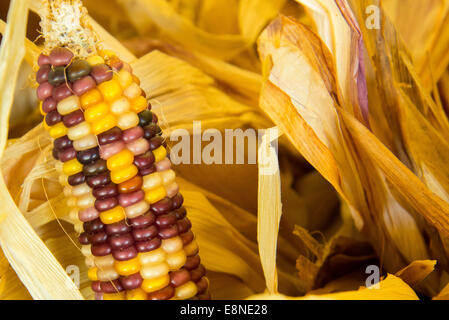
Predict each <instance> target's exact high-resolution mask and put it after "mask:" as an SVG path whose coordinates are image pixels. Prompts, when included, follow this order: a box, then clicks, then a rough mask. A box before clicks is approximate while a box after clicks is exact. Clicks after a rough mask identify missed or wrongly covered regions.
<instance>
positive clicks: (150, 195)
mask: <svg viewBox="0 0 449 320" xmlns="http://www.w3.org/2000/svg"><path fill="white" fill-rule="evenodd" d="M165 196H166V192H165V188H164V187H163V186H160V187H158V188H156V189H154V190H150V191H146V192H145V200H146V201H147V202H148V203H149V204H153V203H156V202H158V201H159V200H162V199H164V198H165Z"/></svg>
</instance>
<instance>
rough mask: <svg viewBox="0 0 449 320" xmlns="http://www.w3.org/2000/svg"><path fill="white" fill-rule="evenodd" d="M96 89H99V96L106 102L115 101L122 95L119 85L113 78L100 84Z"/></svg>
mask: <svg viewBox="0 0 449 320" xmlns="http://www.w3.org/2000/svg"><path fill="white" fill-rule="evenodd" d="M97 88H98V89H100V91H101V94H102V95H103V97H104V99H105V100H106V101H114V100H117V99H118V98H120V97H121V95H122V88H121V87H120V83H119V82H118V80H116V79H115V78H113V79H112V80H109V81H105V82H102V83H100V85H98V87H97Z"/></svg>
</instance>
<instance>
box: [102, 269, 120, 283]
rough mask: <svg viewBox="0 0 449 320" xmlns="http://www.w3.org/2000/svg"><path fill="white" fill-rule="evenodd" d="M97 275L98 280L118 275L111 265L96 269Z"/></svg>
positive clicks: (114, 277)
mask: <svg viewBox="0 0 449 320" xmlns="http://www.w3.org/2000/svg"><path fill="white" fill-rule="evenodd" d="M97 276H98V280H100V281H112V280H115V279H118V278H119V277H120V275H119V274H118V273H117V271H115V269H114V267H113V266H112V267H106V268H101V269H98V272H97Z"/></svg>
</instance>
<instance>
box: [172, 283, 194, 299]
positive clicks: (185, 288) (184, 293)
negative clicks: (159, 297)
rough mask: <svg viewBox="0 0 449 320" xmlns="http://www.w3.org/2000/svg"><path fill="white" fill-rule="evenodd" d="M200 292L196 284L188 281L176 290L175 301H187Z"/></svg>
mask: <svg viewBox="0 0 449 320" xmlns="http://www.w3.org/2000/svg"><path fill="white" fill-rule="evenodd" d="M197 292H198V288H197V287H196V284H195V282H193V281H188V282H186V283H184V284H183V285H180V286H179V287H177V288H175V297H174V298H175V299H179V300H187V299H190V298H192V297H194V296H195V295H196V294H197Z"/></svg>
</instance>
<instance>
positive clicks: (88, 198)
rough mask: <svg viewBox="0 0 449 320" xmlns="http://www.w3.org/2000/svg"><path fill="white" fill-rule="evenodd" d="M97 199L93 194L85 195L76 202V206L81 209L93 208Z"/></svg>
mask: <svg viewBox="0 0 449 320" xmlns="http://www.w3.org/2000/svg"><path fill="white" fill-rule="evenodd" d="M95 200H96V199H95V197H94V196H93V195H92V193H89V194H85V195H83V196H81V197H79V198H78V200H77V201H76V205H77V206H78V207H79V208H80V209H87V208H90V207H93V206H94V204H95Z"/></svg>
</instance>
